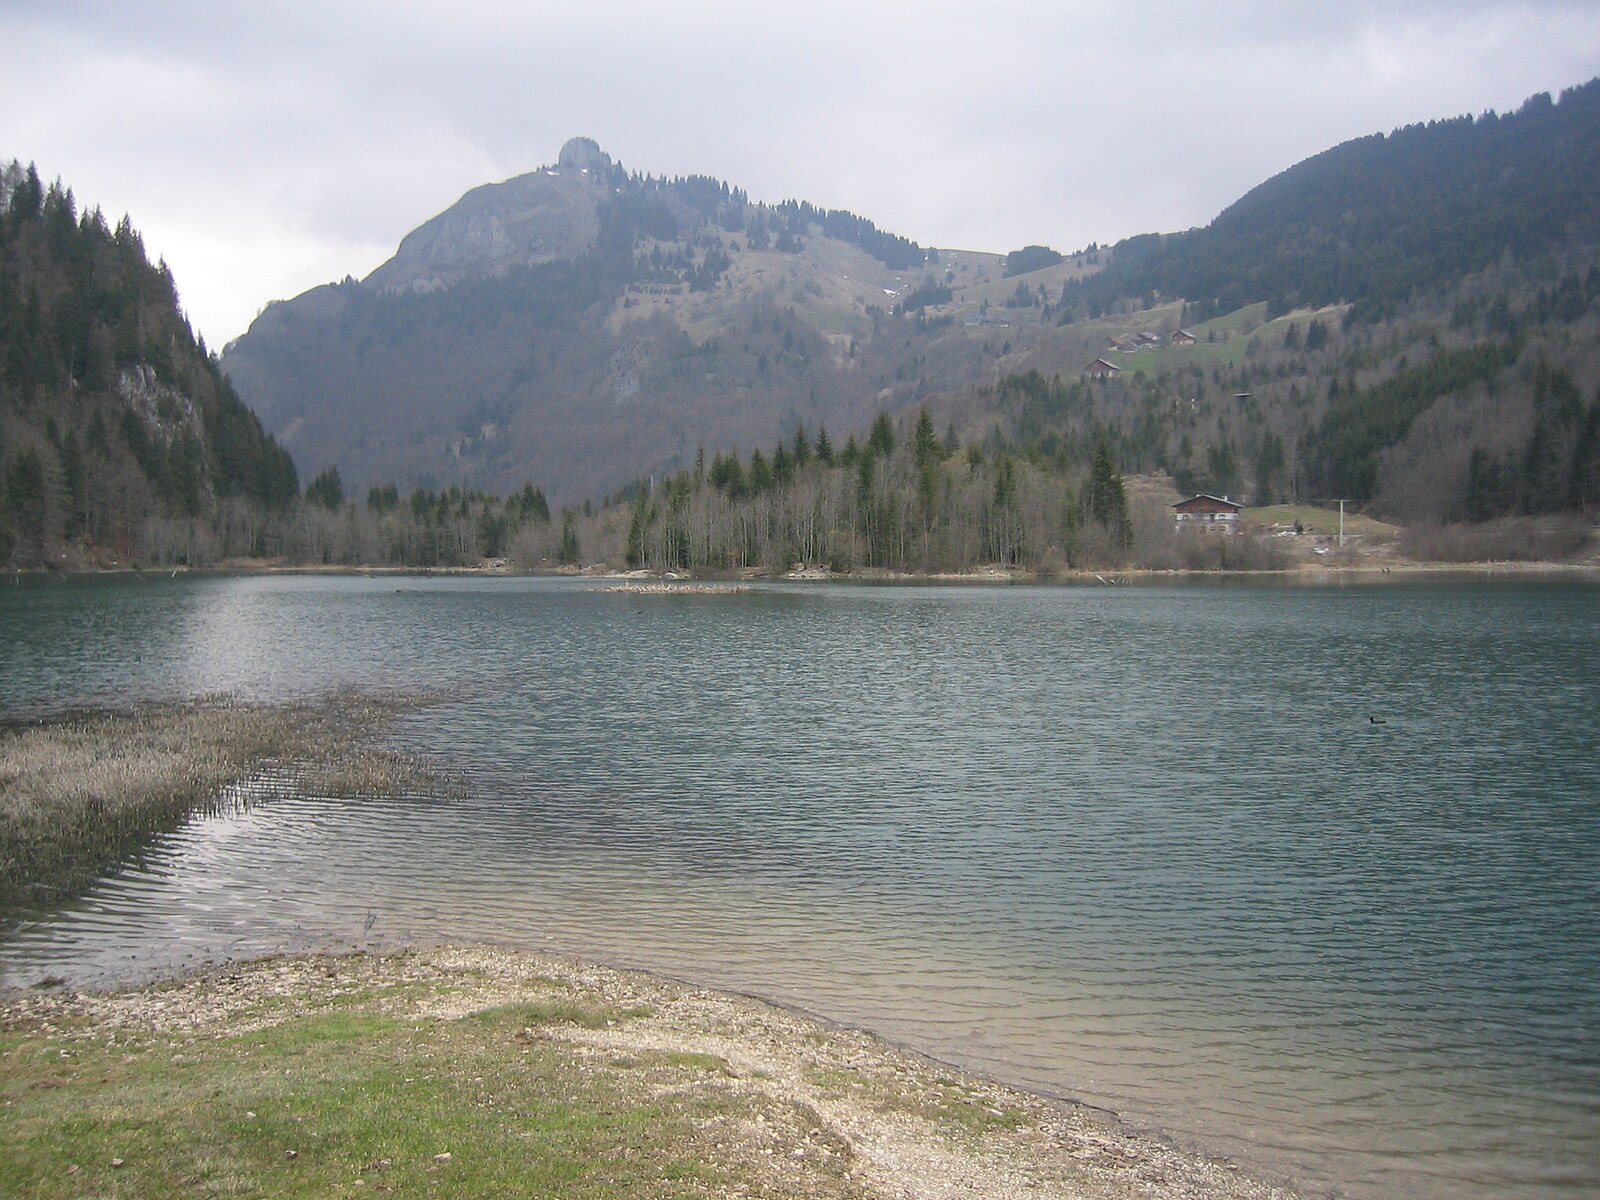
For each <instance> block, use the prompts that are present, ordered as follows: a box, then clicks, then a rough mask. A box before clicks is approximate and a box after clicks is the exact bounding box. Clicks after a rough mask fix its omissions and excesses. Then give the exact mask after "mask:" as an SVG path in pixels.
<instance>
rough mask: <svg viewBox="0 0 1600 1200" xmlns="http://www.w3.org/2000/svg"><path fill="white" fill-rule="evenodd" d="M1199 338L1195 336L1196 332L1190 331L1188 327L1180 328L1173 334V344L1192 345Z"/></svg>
mask: <svg viewBox="0 0 1600 1200" xmlns="http://www.w3.org/2000/svg"><path fill="white" fill-rule="evenodd" d="M1197 340H1198V339H1197V338H1196V337H1195V336H1194V334H1192V333H1190V332H1189V331H1188V330H1187V329H1180V330H1178V332H1177V333H1175V334H1173V335H1172V344H1173V345H1174V346H1192V345H1194V344H1195V342H1196V341H1197Z"/></svg>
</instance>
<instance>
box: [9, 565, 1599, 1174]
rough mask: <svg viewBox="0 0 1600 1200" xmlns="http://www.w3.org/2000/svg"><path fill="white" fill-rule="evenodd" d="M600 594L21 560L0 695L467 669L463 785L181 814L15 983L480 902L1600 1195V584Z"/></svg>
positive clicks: (1296, 1139) (1127, 1102)
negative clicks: (22, 575) (89, 574)
mask: <svg viewBox="0 0 1600 1200" xmlns="http://www.w3.org/2000/svg"><path fill="white" fill-rule="evenodd" d="M601 586H602V585H600V584H599V583H597V582H595V581H581V580H530V579H477V578H473V579H467V578H409V577H407V578H398V577H387V578H378V579H364V578H321V577H299V576H296V577H246V578H203V579H183V578H180V579H172V580H168V579H154V580H152V579H129V578H121V579H92V580H83V581H75V582H72V583H60V582H55V583H49V582H42V581H22V582H21V583H20V584H18V585H17V586H12V584H11V583H10V582H9V581H8V582H7V583H6V584H5V586H3V587H0V715H5V716H12V717H15V716H27V715H40V714H45V713H51V712H56V711H59V710H60V709H62V708H63V707H66V706H69V705H121V704H125V703H127V702H130V701H133V700H139V699H162V698H179V697H188V696H194V695H200V694H207V693H217V692H227V693H232V694H235V695H237V696H240V697H244V698H250V699H269V700H287V699H298V698H304V697H310V696H318V695H323V694H326V693H328V692H331V691H334V690H336V689H339V688H346V687H354V688H360V689H369V690H379V691H384V690H396V689H416V688H428V689H437V690H438V691H439V692H440V693H441V695H442V696H443V699H442V700H441V701H440V702H439V703H438V704H435V705H433V706H431V707H429V708H427V709H425V710H422V711H420V712H417V713H415V714H413V715H410V716H408V717H406V718H404V719H402V720H401V722H400V723H399V724H398V725H397V726H396V728H395V730H394V733H393V738H392V740H393V742H394V744H396V745H397V746H400V747H402V748H405V749H408V750H414V751H418V752H421V753H425V754H428V755H430V756H433V757H435V758H436V759H437V760H439V761H440V763H441V764H444V765H446V766H447V767H449V768H450V769H453V770H458V771H460V772H462V773H463V774H464V776H465V778H466V780H467V782H468V784H469V789H468V794H467V796H466V797H465V798H464V799H450V800H439V799H421V798H415V799H398V800H384V801H378V802H372V801H340V800H330V799H322V800H317V799H307V800H301V801H293V802H286V803H281V804H271V805H267V806H263V807H260V808H256V809H254V810H252V811H249V812H246V813H242V814H235V815H230V816H223V817H216V818H207V819H203V820H199V821H196V822H194V823H193V824H191V825H190V826H189V827H188V828H186V829H185V830H184V831H182V832H180V833H179V834H177V835H175V836H173V837H171V838H168V839H164V840H163V841H161V842H160V843H159V844H157V845H155V846H153V847H151V848H150V849H149V851H148V852H146V853H144V854H143V855H141V856H140V858H139V860H138V861H137V862H133V863H130V864H128V865H127V867H126V868H125V869H124V870H123V871H121V872H119V873H118V875H117V876H116V877H115V878H111V879H107V880H106V881H104V882H103V883H102V884H101V885H100V886H99V887H97V888H96V889H95V890H94V891H93V892H92V893H91V894H90V895H88V896H86V897H85V898H84V899H82V900H81V901H80V902H78V903H75V904H73V905H71V906H70V907H68V908H66V909H64V910H61V911H53V912H41V913H12V914H9V917H10V919H9V921H7V922H5V923H4V924H3V925H0V939H3V940H0V982H4V983H8V984H13V985H26V984H28V983H31V982H33V981H35V980H37V979H39V978H41V977H43V976H47V975H58V976H64V977H66V978H68V979H69V980H72V981H74V982H83V983H93V982H96V981H102V982H103V981H105V980H108V979H117V978H127V977H130V976H140V975H145V974H149V973H151V972H156V971H163V970H171V969H175V968H182V967H186V966H192V965H194V964H197V963H200V962H204V961H209V960H213V959H215V958H217V957H220V956H224V955H229V954H245V953H256V952H265V951H270V950H279V949H314V948H322V947H329V946H348V945H392V944H396V943H401V942H404V941H406V940H408V939H423V938H426V939H432V938H453V939H480V940H491V941H494V942H496V943H501V944H510V945H518V946H526V947H530V948H533V949H538V950H546V951H558V952H563V953H573V954H579V955H584V956H588V957H593V958H598V959H601V960H605V961H607V962H612V963H616V964H620V965H625V966H639V967H644V968H648V969H652V970H656V971H660V972H664V973H667V974H671V975H676V976H679V977H684V978H689V979H693V980H696V981H700V982H704V983H706V984H709V985H715V986H720V987H726V988H734V989H739V990H743V991H747V992H752V993H755V994H758V995H761V996H765V997H768V998H770V999H774V1000H777V1001H779V1002H783V1003H789V1004H794V1005H798V1006H800V1007H802V1008H805V1009H807V1010H808V1011H811V1012H814V1013H817V1014H819V1015H822V1016H825V1017H829V1018H832V1019H835V1020H838V1021H842V1022H845V1023H848V1024H851V1025H857V1026H862V1027H865V1028H868V1029H871V1030H874V1031H876V1032H879V1033H882V1034H884V1035H886V1036H888V1037H890V1038H892V1039H894V1040H896V1041H899V1042H902V1043H905V1044H909V1045H911V1046H913V1047H915V1048H917V1049H920V1050H922V1051H924V1052H926V1053H928V1054H931V1055H934V1056H936V1057H939V1058H943V1059H947V1060H949V1061H952V1062H954V1063H957V1064H960V1065H962V1066H965V1067H969V1068H972V1069H976V1070H979V1071H982V1072H986V1073H989V1074H991V1075H994V1076H997V1077H1000V1078H1002V1079H1004V1080H1006V1081H1009V1082H1014V1083H1019V1084H1022V1085H1025V1086H1028V1087H1031V1088H1034V1089H1036V1090H1038V1091H1041V1092H1046V1093H1049V1094H1053V1095H1060V1096H1068V1097H1073V1098H1078V1099H1082V1100H1085V1101H1088V1102H1090V1103H1094V1104H1097V1105H1102V1106H1105V1107H1108V1108H1111V1109H1114V1110H1116V1111H1117V1112H1119V1113H1121V1114H1123V1116H1124V1117H1125V1118H1126V1119H1127V1120H1129V1121H1130V1122H1131V1123H1133V1124H1136V1125H1140V1126H1143V1127H1147V1128H1156V1129H1160V1130H1164V1131H1166V1132H1167V1133H1168V1134H1169V1135H1170V1136H1171V1137H1172V1138H1173V1139H1174V1140H1176V1141H1177V1142H1179V1143H1180V1144H1182V1145H1185V1146H1189V1147H1195V1148H1201V1149H1209V1150H1214V1151H1217V1152H1221V1153H1226V1154H1230V1155H1234V1156H1236V1157H1238V1158H1239V1159H1241V1160H1242V1161H1244V1162H1246V1163H1247V1164H1250V1165H1251V1166H1253V1167H1255V1168H1256V1169H1259V1170H1262V1171H1265V1172H1268V1173H1269V1174H1272V1175H1275V1176H1278V1177H1282V1178H1285V1179H1288V1180H1291V1181H1294V1182H1298V1183H1299V1184H1301V1185H1302V1186H1305V1187H1307V1188H1308V1189H1309V1190H1312V1191H1338V1192H1340V1193H1341V1194H1348V1195H1351V1196H1354V1197H1363V1198H1365V1197H1373V1198H1376V1197H1440V1198H1442V1197H1469V1198H1483V1200H1487V1198H1488V1197H1506V1196H1517V1197H1530V1198H1535V1200H1556V1198H1562V1200H1575V1198H1576V1197H1580V1196H1585V1197H1587V1196H1593V1195H1595V1194H1596V1193H1597V1191H1600V715H1597V714H1600V587H1597V586H1595V585H1593V584H1592V583H1585V582H1572V581H1569V582H1541V583H1533V584H1529V583H1517V582H1451V583H1441V582H1406V583H1395V584H1389V585H1385V586H1353V585H1352V586H1323V587H1307V586H1287V585H1283V584H1242V583H1221V582H1219V583H1213V584H1204V585H1194V584H1183V585H1167V586H1145V587H1116V588H1101V587H1095V588H1081V587H1070V588H1069V587H1002V588H961V587H948V588H932V587H867V586H845V585H830V584H824V585H806V584H792V585H784V584H773V585H766V586H760V587H757V588H754V589H752V590H750V591H747V592H742V593H739V594H730V595H722V596H715V597H710V596H693V595H678V596H661V595H637V594H616V593H607V592H605V591H602V590H600V589H601ZM1373 718H1377V721H1376V722H1375V721H1374V720H1373Z"/></svg>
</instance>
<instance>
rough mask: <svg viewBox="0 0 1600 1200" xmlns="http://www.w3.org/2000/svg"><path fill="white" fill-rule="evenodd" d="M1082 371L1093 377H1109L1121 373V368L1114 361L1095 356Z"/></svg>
mask: <svg viewBox="0 0 1600 1200" xmlns="http://www.w3.org/2000/svg"><path fill="white" fill-rule="evenodd" d="M1083 373H1084V374H1085V375H1088V376H1089V377H1090V378H1093V379H1109V378H1111V376H1113V375H1120V374H1122V368H1121V367H1119V366H1117V364H1116V363H1108V362H1107V361H1106V360H1105V359H1103V358H1097V359H1095V360H1094V361H1093V362H1092V363H1090V364H1089V365H1088V366H1087V367H1085V368H1084V369H1083Z"/></svg>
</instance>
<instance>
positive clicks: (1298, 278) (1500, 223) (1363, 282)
mask: <svg viewBox="0 0 1600 1200" xmlns="http://www.w3.org/2000/svg"><path fill="white" fill-rule="evenodd" d="M1597 240H1600V80H1597V81H1593V82H1590V83H1587V84H1584V85H1582V86H1580V87H1574V88H1570V89H1568V90H1567V91H1565V92H1563V93H1562V94H1561V97H1560V102H1559V103H1556V102H1553V101H1552V100H1551V98H1550V96H1549V95H1548V94H1541V95H1538V96H1535V97H1532V98H1531V99H1529V100H1528V101H1527V102H1526V103H1525V104H1523V106H1522V107H1521V108H1520V109H1519V110H1518V111H1517V112H1516V113H1513V114H1510V115H1507V116H1498V115H1497V114H1495V113H1493V112H1490V113H1485V114H1484V115H1483V116H1481V117H1478V118H1476V119H1474V118H1472V117H1457V118H1455V119H1453V120H1444V121H1432V122H1429V123H1427V124H1418V125H1409V126H1406V127H1405V128H1404V129H1398V130H1396V131H1395V132H1394V133H1392V134H1390V135H1388V136H1387V137H1385V136H1384V135H1383V134H1373V135H1371V136H1370V137H1364V138H1358V139H1356V140H1355V141H1350V142H1346V143H1344V144H1343V145H1340V146H1335V147H1334V148H1333V149H1331V150H1327V151H1324V152H1323V153H1321V154H1318V155H1316V156H1315V157H1313V158H1310V159H1307V160H1306V161H1305V162H1303V163H1300V164H1299V165H1298V166H1295V167H1291V168H1290V169H1289V170H1287V171H1284V172H1283V173H1281V174H1279V175H1276V176H1274V177H1273V178H1271V179H1269V180H1267V181H1266V182H1265V183H1263V184H1261V185H1260V186H1259V187H1256V188H1254V189H1252V190H1251V191H1250V192H1248V193H1246V194H1245V195H1244V196H1243V197H1242V198H1240V199H1239V200H1238V201H1237V202H1236V203H1234V204H1232V205H1230V206H1229V207H1228V208H1227V209H1225V210H1224V211H1223V212H1222V213H1221V214H1219V215H1218V216H1217V218H1216V219H1215V220H1214V221H1212V223H1211V224H1210V225H1209V226H1207V227H1205V228H1204V229H1195V230H1190V231H1188V232H1186V233H1177V234H1169V235H1156V234H1151V235H1146V236H1142V237H1138V238H1132V239H1129V240H1128V241H1126V242H1123V243H1121V244H1119V245H1118V246H1117V247H1115V251H1114V255H1113V261H1112V263H1111V265H1110V267H1108V269H1107V270H1106V271H1104V272H1103V273H1101V274H1100V275H1098V276H1096V277H1095V278H1093V279H1091V280H1088V281H1085V282H1084V283H1083V284H1081V285H1079V286H1077V287H1075V288H1073V289H1071V290H1070V294H1069V296H1068V297H1067V303H1066V305H1065V306H1064V312H1063V314H1062V315H1063V317H1064V318H1068V319H1071V318H1074V317H1081V316H1083V315H1086V314H1088V313H1097V312H1101V311H1105V310H1106V309H1107V308H1108V307H1110V306H1112V305H1114V304H1115V303H1116V302H1117V301H1119V300H1123V299H1125V298H1129V297H1142V296H1144V297H1149V296H1155V297H1164V298H1167V299H1172V298H1175V297H1181V298H1183V299H1186V300H1187V301H1188V302H1189V304H1190V311H1189V317H1188V319H1189V320H1194V321H1199V320H1205V319H1206V318H1208V317H1212V316H1215V315H1217V314H1219V313H1224V312H1229V311H1232V310H1233V309H1236V308H1238V307H1240V306H1241V305H1244V304H1249V303H1253V302H1255V301H1259V300H1265V301H1267V302H1268V305H1269V306H1270V308H1271V309H1272V310H1273V311H1274V312H1284V311H1287V310H1289V309H1291V308H1296V307H1318V306H1321V305H1326V304H1336V303H1354V304H1356V305H1357V306H1358V307H1357V317H1358V318H1368V319H1371V318H1375V317H1378V316H1381V315H1383V314H1385V313H1388V312H1391V311H1393V310H1394V308H1395V306H1396V305H1397V304H1400V303H1403V302H1405V301H1408V300H1410V299H1411V298H1412V297H1413V295H1414V293H1416V292H1417V291H1418V290H1423V291H1438V290H1440V289H1442V288H1446V287H1448V286H1451V285H1453V284H1455V283H1456V282H1457V281H1459V280H1460V279H1462V278H1463V277H1464V276H1466V275H1468V274H1471V273H1473V272H1476V271H1482V270H1484V269H1485V268H1487V267H1490V266H1491V265H1493V264H1495V263H1496V262H1498V261H1499V260H1501V259H1502V258H1503V257H1504V256H1508V255H1509V256H1511V257H1512V258H1515V259H1518V260H1529V259H1533V258H1536V257H1538V256H1541V255H1551V254H1554V255H1560V254H1562V253H1564V252H1565V251H1566V250H1567V249H1568V247H1570V246H1572V245H1573V244H1574V243H1577V244H1580V245H1593V244H1594V243H1595V242H1596V241H1597Z"/></svg>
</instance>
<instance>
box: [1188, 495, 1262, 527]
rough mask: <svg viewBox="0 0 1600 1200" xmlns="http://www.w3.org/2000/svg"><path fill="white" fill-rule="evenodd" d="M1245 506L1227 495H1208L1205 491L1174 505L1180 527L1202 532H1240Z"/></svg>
mask: <svg viewBox="0 0 1600 1200" xmlns="http://www.w3.org/2000/svg"><path fill="white" fill-rule="evenodd" d="M1243 508H1244V506H1243V505H1241V504H1235V503H1234V502H1233V501H1232V500H1229V499H1228V498H1227V497H1226V496H1207V495H1205V494H1204V493H1202V494H1201V495H1198V496H1190V497H1189V498H1188V499H1187V500H1180V501H1178V503H1176V504H1174V505H1173V506H1172V509H1173V513H1174V514H1175V516H1176V517H1177V521H1178V528H1179V529H1193V530H1197V531H1199V532H1201V533H1238V532H1239V527H1240V520H1239V514H1240V512H1241V511H1243Z"/></svg>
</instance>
